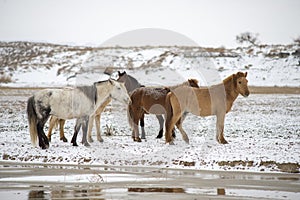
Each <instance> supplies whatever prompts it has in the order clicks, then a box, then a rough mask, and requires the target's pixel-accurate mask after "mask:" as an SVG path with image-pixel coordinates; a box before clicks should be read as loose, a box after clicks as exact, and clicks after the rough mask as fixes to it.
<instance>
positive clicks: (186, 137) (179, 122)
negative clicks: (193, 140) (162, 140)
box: [173, 117, 190, 144]
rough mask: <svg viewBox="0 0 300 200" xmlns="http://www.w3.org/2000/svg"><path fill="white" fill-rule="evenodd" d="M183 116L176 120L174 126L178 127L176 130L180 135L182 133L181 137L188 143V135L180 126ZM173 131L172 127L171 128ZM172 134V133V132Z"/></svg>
mask: <svg viewBox="0 0 300 200" xmlns="http://www.w3.org/2000/svg"><path fill="white" fill-rule="evenodd" d="M183 120H184V119H183V117H180V118H179V120H178V121H177V122H176V127H177V128H178V130H179V131H180V133H181V135H182V139H183V140H184V141H185V142H186V143H187V144H189V143H190V140H189V137H188V136H187V134H186V132H185V131H184V130H183V128H182V122H183ZM173 131H174V129H173ZM173 134H174V133H173Z"/></svg>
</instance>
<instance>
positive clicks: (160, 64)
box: [0, 42, 300, 87]
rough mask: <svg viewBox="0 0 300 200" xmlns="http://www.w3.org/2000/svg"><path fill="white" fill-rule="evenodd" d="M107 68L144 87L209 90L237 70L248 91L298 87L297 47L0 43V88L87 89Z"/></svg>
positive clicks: (299, 54) (299, 61) (299, 55)
mask: <svg viewBox="0 0 300 200" xmlns="http://www.w3.org/2000/svg"><path fill="white" fill-rule="evenodd" d="M107 68H111V69H113V70H114V71H117V70H126V71H128V73H130V74H132V75H134V76H135V77H136V78H137V79H138V80H139V81H140V82H142V83H143V84H147V85H149V84H151V85H171V84H175V83H178V82H181V81H182V80H184V79H187V78H197V79H199V80H200V85H212V84H215V83H218V82H220V81H221V80H222V79H223V78H225V77H226V76H228V75H230V74H232V73H235V72H237V71H248V72H249V73H248V74H249V77H248V79H249V85H251V86H279V87H281V86H288V87H300V47H299V46H297V45H285V46H284V45H270V46H267V45H261V46H258V47H257V46H255V47H254V46H250V47H243V48H236V49H225V48H202V47H176V46H175V47H149V46H146V47H126V48H123V47H105V48H102V47H78V46H66V45H55V44H46V43H30V42H0V86H13V87H51V86H64V85H74V84H88V83H91V82H94V81H98V80H99V79H106V78H107V77H108V76H107V75H104V74H103V72H104V71H105V70H107Z"/></svg>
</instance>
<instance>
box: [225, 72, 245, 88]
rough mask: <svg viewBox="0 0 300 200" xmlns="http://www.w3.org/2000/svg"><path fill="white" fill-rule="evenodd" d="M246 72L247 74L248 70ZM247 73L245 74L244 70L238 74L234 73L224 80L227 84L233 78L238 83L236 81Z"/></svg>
mask: <svg viewBox="0 0 300 200" xmlns="http://www.w3.org/2000/svg"><path fill="white" fill-rule="evenodd" d="M246 74H247V72H246ZM246 74H244V73H243V72H238V73H236V74H232V75H230V76H228V77H227V78H225V79H224V80H223V84H224V85H225V84H226V83H228V82H230V81H232V80H233V81H234V84H236V82H235V81H236V80H237V79H238V78H240V77H246Z"/></svg>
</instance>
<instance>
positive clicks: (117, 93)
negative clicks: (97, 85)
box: [109, 79, 131, 104]
mask: <svg viewBox="0 0 300 200" xmlns="http://www.w3.org/2000/svg"><path fill="white" fill-rule="evenodd" d="M109 82H110V84H111V85H112V86H113V87H112V90H111V93H110V96H111V98H113V99H115V100H117V101H120V102H121V103H125V104H129V103H130V102H131V99H130V97H129V95H128V93H127V90H126V87H125V84H124V83H121V82H119V81H115V80H113V79H109Z"/></svg>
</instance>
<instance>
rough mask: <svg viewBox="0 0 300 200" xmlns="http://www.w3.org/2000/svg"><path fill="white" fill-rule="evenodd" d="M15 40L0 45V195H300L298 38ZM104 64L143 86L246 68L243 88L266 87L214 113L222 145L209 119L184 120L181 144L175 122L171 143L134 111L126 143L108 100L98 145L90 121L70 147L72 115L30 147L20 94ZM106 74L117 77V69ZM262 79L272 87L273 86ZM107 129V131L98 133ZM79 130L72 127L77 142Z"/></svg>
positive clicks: (151, 120) (93, 75) (85, 79)
mask: <svg viewBox="0 0 300 200" xmlns="http://www.w3.org/2000/svg"><path fill="white" fill-rule="evenodd" d="M14 45H16V49H15V51H14V52H15V53H14V54H13V55H14V56H15V57H11V54H9V52H10V49H9V48H8V49H7V52H8V53H7V52H6V50H5V48H3V49H2V50H1V51H0V53H2V54H3V55H4V57H5V55H6V57H5V58H7V59H8V60H7V62H6V64H7V65H8V66H7V67H4V68H1V69H0V72H1V73H2V74H6V75H11V77H12V82H10V83H0V87H1V89H0V196H1V198H2V197H3V198H4V199H25V198H28V199H51V198H53V199H55V198H57V199H63V198H64V199H74V198H92V197H93V198H105V199H128V198H130V199H150V198H151V199H153V198H155V199H166V196H167V197H168V198H169V199H183V198H188V199H198V198H200V199H268V200H270V199H299V195H300V191H299V185H300V182H299V180H300V177H299V167H300V163H299V162H300V123H299V122H300V116H299V113H300V95H299V88H300V84H299V80H300V73H299V70H300V68H299V55H298V57H297V55H296V54H295V52H296V50H297V49H298V46H292V47H287V46H270V47H266V48H258V47H257V48H253V49H252V48H248V49H247V48H246V49H235V50H226V49H224V50H222V49H219V50H218V49H216V50H214V51H211V52H209V51H208V52H207V51H205V52H203V49H202V48H184V47H173V48H164V47H160V48H152V47H150V48H142V49H140V48H131V49H124V48H107V49H101V48H99V49H90V48H87V49H85V48H84V49H82V48H79V49H78V48H77V47H76V48H75V49H74V48H71V49H69V48H70V47H64V46H62V47H60V46H58V47H51V46H50V47H49V48H48V47H47V45H46V46H44V45H43V44H42V45H41V46H37V48H30V49H38V50H37V52H34V51H33V52H32V55H29V56H28V55H27V53H28V50H26V48H27V47H26V48H25V50H23V51H24V52H23V51H20V52H19V46H20V44H19V43H17V44H14ZM25 46H26V45H25ZM33 46H35V44H33ZM55 48H56V50H55V51H53V49H55ZM21 50H22V48H21ZM282 52H283V54H282ZM19 55H22V56H20V57H19ZM15 61H16V62H15ZM112 66H113V67H114V70H121V71H122V70H126V71H127V73H128V74H130V75H132V76H134V77H135V78H136V79H137V80H138V81H139V82H141V83H142V84H144V85H147V86H149V85H159V86H164V85H174V84H178V83H181V82H183V81H185V80H186V79H187V78H196V79H198V80H199V84H200V86H206V85H212V84H216V83H219V82H220V81H221V80H222V79H224V78H225V77H227V76H229V75H231V74H232V73H236V72H237V71H243V72H245V71H247V72H248V77H247V79H248V80H249V85H250V86H257V87H266V88H263V91H265V92H266V93H267V94H250V96H249V97H248V98H243V97H241V96H239V97H238V98H237V100H236V101H235V102H234V105H233V107H232V111H231V112H229V113H228V114H227V115H226V119H225V132H224V135H225V138H226V140H227V141H228V142H229V144H226V145H222V144H218V143H217V142H216V139H215V135H216V130H215V120H216V119H215V117H207V118H201V117H196V116H193V115H192V114H189V115H188V117H187V118H186V120H185V121H184V123H183V128H184V129H185V130H186V132H187V134H188V136H189V138H190V144H189V145H187V144H186V143H185V142H184V141H183V140H182V139H181V135H180V133H179V132H178V131H176V135H177V137H176V140H175V145H166V144H165V141H164V138H162V139H156V135H157V134H158V121H157V119H156V118H155V117H154V116H153V115H147V116H146V117H145V130H146V138H147V140H143V141H142V142H141V143H136V142H133V141H132V139H131V130H130V129H129V125H128V122H127V116H126V106H125V105H122V104H120V103H118V102H112V103H111V104H110V105H108V106H107V107H106V109H105V111H104V113H103V114H102V116H101V125H102V127H101V129H102V135H104V136H103V139H104V142H103V143H99V142H98V141H96V136H95V129H94V130H93V138H94V140H95V142H93V143H91V146H90V147H85V146H82V145H80V146H78V147H73V146H71V144H70V140H71V138H72V135H73V131H74V123H75V120H69V121H67V122H66V124H65V129H64V130H65V135H66V137H67V138H68V142H67V143H64V142H62V141H60V140H59V133H58V130H55V132H54V133H53V136H52V142H51V143H50V148H49V149H46V150H42V149H41V148H39V147H33V146H32V144H31V142H30V135H29V130H28V122H27V116H26V103H27V99H28V97H29V96H31V95H32V94H33V93H34V92H36V91H38V90H39V89H38V87H46V88H48V87H63V86H69V85H81V84H92V83H93V82H95V81H99V80H104V79H107V78H109V76H108V75H104V74H103V72H104V70H105V69H107V67H112ZM112 77H113V78H117V77H116V73H113V74H112ZM270 88H271V89H274V88H275V89H279V90H280V91H281V92H280V93H281V94H275V93H273V94H272V92H270V91H269V89H270ZM287 88H288V90H286V89H287ZM285 91H288V92H285ZM107 127H111V128H112V130H113V135H112V136H106V135H105V132H106V131H107ZM47 131H48V124H46V127H45V132H46V133H47ZM81 137H82V133H81V132H80V133H79V136H78V139H77V142H78V143H79V142H80V141H81ZM162 177H163V178H162ZM224 188H225V189H224ZM225 190H226V195H224V194H225ZM149 192H151V193H150V194H153V195H149ZM223 193H224V194H223ZM220 195H221V196H220Z"/></svg>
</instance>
